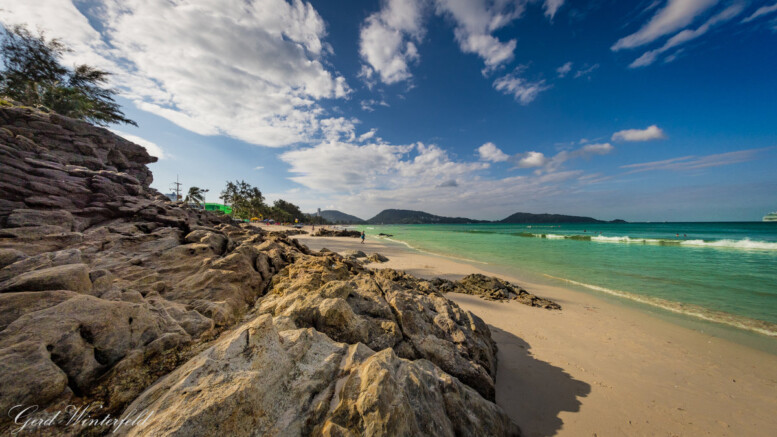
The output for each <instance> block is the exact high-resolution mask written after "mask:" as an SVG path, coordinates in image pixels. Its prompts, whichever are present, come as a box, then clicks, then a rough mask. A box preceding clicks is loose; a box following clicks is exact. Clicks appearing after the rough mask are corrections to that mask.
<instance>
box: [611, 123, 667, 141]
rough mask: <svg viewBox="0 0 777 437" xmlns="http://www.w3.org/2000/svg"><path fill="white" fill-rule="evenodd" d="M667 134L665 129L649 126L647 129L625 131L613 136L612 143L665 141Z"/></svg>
mask: <svg viewBox="0 0 777 437" xmlns="http://www.w3.org/2000/svg"><path fill="white" fill-rule="evenodd" d="M665 138H666V134H665V133H664V131H663V129H661V128H660V127H658V126H656V125H655V124H654V125H652V126H648V127H647V128H645V129H625V130H622V131H618V132H615V133H614V134H612V138H611V140H612V141H652V140H663V139H665Z"/></svg>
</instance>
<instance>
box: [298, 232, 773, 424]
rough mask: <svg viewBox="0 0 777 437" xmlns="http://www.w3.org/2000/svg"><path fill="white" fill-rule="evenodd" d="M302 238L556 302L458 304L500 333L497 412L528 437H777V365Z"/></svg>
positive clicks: (603, 305)
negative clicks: (774, 433)
mask: <svg viewBox="0 0 777 437" xmlns="http://www.w3.org/2000/svg"><path fill="white" fill-rule="evenodd" d="M295 238H297V239H298V240H299V241H300V242H301V243H303V244H305V245H307V246H309V247H310V248H311V249H313V250H318V249H320V248H322V247H326V248H328V249H330V250H332V251H335V252H343V251H346V250H354V249H358V250H363V251H364V252H366V253H371V252H379V253H381V254H382V255H385V256H387V257H388V258H389V261H388V262H386V263H383V264H370V265H369V267H371V268H376V269H380V268H394V269H397V270H404V271H406V272H408V273H410V274H413V275H415V276H419V277H422V278H431V277H434V276H440V277H445V278H448V279H459V278H461V277H463V276H465V275H467V274H470V273H484V274H487V275H491V276H498V277H501V278H503V279H506V280H509V281H511V282H515V283H518V284H521V285H522V286H523V287H524V288H526V289H527V290H528V291H529V292H531V293H533V294H536V295H538V296H540V297H545V298H549V299H552V300H554V301H556V302H558V303H559V304H560V305H561V306H562V310H561V311H548V310H542V309H538V308H531V307H527V306H524V305H521V304H519V303H517V302H509V303H499V302H489V301H485V300H482V299H479V298H477V297H475V296H468V295H456V294H449V295H448V297H449V298H450V299H451V300H453V301H454V302H456V303H457V304H459V305H460V306H461V307H462V308H464V309H466V310H469V311H471V312H473V313H475V314H476V315H478V316H479V317H481V318H482V319H483V320H484V321H485V322H486V323H488V324H489V326H490V327H491V328H492V335H493V337H494V340H495V341H496V342H497V345H498V346H499V354H498V359H499V370H498V373H497V403H498V404H499V405H500V406H502V407H503V408H504V409H505V410H506V411H507V413H508V414H509V415H510V417H512V418H513V420H515V421H516V423H518V424H519V425H520V426H521V427H522V428H523V430H524V432H525V435H529V436H531V435H593V434H594V433H596V434H598V435H609V434H613V433H616V434H626V435H634V434H637V435H675V434H676V435H702V434H712V435H732V436H733V435H766V434H768V431H769V430H772V429H775V428H777V418H774V417H772V416H773V414H772V412H773V411H777V395H775V393H777V356H775V355H772V354H769V353H767V352H764V351H761V350H758V349H755V348H752V347H749V346H745V345H741V344H738V343H735V342H733V341H730V340H727V339H725V338H719V337H715V336H712V335H709V334H706V333H704V332H699V331H697V330H694V329H690V328H687V327H684V326H681V325H678V324H675V323H672V322H670V321H667V320H665V318H663V317H659V316H656V315H654V314H650V313H647V312H644V311H640V310H639V309H637V308H632V307H630V305H622V304H617V303H615V302H613V301H612V300H611V299H605V298H602V297H600V296H595V295H593V294H591V293H585V292H582V291H578V290H574V289H573V288H571V287H565V286H556V285H548V284H538V283H534V282H527V281H523V280H521V279H520V278H515V277H512V276H510V275H504V274H495V273H494V272H491V271H487V270H484V269H483V266H482V265H478V264H476V263H470V262H468V261H464V260H455V259H450V258H447V257H444V256H438V255H434V254H427V253H414V252H417V251H413V250H412V249H409V248H407V247H406V245H404V244H403V243H401V242H393V243H392V244H387V243H386V242H384V241H381V240H376V239H368V240H367V241H366V243H365V244H361V243H360V242H359V241H358V240H357V239H349V238H338V237H310V236H308V235H300V236H295ZM522 392H525V393H531V396H529V397H527V396H522V395H521V394H522Z"/></svg>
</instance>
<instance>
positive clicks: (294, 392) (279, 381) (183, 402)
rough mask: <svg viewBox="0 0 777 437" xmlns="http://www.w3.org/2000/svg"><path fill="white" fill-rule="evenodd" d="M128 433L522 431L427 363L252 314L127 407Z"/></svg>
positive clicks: (256, 433) (476, 433)
mask: <svg viewBox="0 0 777 437" xmlns="http://www.w3.org/2000/svg"><path fill="white" fill-rule="evenodd" d="M129 409H130V410H135V411H155V415H154V416H153V418H152V420H150V421H149V422H147V423H145V424H143V425H142V426H140V427H136V428H128V429H127V433H126V435H132V436H136V435H138V436H139V435H181V436H183V435H186V436H190V435H305V436H307V435H326V436H360V435H387V436H395V435H408V436H410V435H416V436H425V435H449V436H453V435H493V436H496V435H520V432H519V430H518V428H517V427H516V426H515V425H514V424H513V423H512V422H510V420H509V419H507V418H506V417H505V416H504V414H503V413H502V412H501V410H500V409H499V407H497V406H496V405H494V404H493V403H491V402H488V401H486V400H485V399H483V398H482V397H480V396H479V395H478V394H477V393H476V392H475V391H474V390H472V389H471V388H470V387H468V386H466V385H464V384H462V383H461V382H459V381H458V380H457V379H456V378H453V377H451V376H450V375H447V374H445V373H444V372H442V371H441V370H440V369H439V368H438V367H437V366H435V365H433V364H431V363H430V362H428V361H424V360H420V361H409V360H405V359H402V358H399V357H398V356H397V355H396V354H395V353H394V351H392V350H391V349H384V350H382V351H380V352H377V353H376V352H374V351H373V350H372V349H370V348H368V347H366V346H364V345H363V344H361V343H357V344H353V345H350V346H349V345H348V344H345V343H339V342H335V341H333V340H331V339H330V338H329V337H328V336H326V335H324V334H322V333H320V332H318V331H316V330H315V329H312V328H307V329H291V330H289V329H283V324H282V323H281V324H276V323H274V322H273V319H272V318H271V317H270V316H269V315H264V316H260V317H257V318H255V319H253V320H252V321H251V322H249V323H247V324H245V325H244V326H241V328H240V329H238V330H235V331H233V332H231V333H230V334H229V335H227V336H224V337H223V338H222V339H220V340H219V341H218V342H217V343H216V344H214V345H213V346H212V347H210V348H209V349H207V350H205V351H204V352H202V353H201V354H199V355H198V356H196V357H194V358H193V359H191V360H190V361H189V362H187V363H186V364H184V365H183V366H181V367H180V368H179V369H177V370H175V371H174V372H172V373H171V374H170V375H168V376H166V377H165V378H163V379H161V380H160V381H159V382H157V383H156V384H155V385H154V386H152V387H151V388H150V389H149V390H147V391H146V392H145V393H143V395H142V396H140V397H139V398H138V399H137V400H136V401H135V402H133V403H132V405H130V407H129Z"/></svg>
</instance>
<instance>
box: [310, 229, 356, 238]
mask: <svg viewBox="0 0 777 437" xmlns="http://www.w3.org/2000/svg"><path fill="white" fill-rule="evenodd" d="M313 236H314V237H353V238H359V237H361V236H362V233H361V232H359V231H351V230H348V229H325V228H318V229H316V232H314V233H313Z"/></svg>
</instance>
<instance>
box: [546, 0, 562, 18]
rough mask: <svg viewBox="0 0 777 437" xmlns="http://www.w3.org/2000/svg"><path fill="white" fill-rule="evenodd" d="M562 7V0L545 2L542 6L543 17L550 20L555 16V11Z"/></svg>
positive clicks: (547, 0)
mask: <svg viewBox="0 0 777 437" xmlns="http://www.w3.org/2000/svg"><path fill="white" fill-rule="evenodd" d="M562 5H564V0H545V3H543V5H542V8H543V9H544V10H545V16H546V17H548V18H550V19H551V20H552V19H553V17H554V16H556V11H558V10H559V8H560V7H561V6H562Z"/></svg>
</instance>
